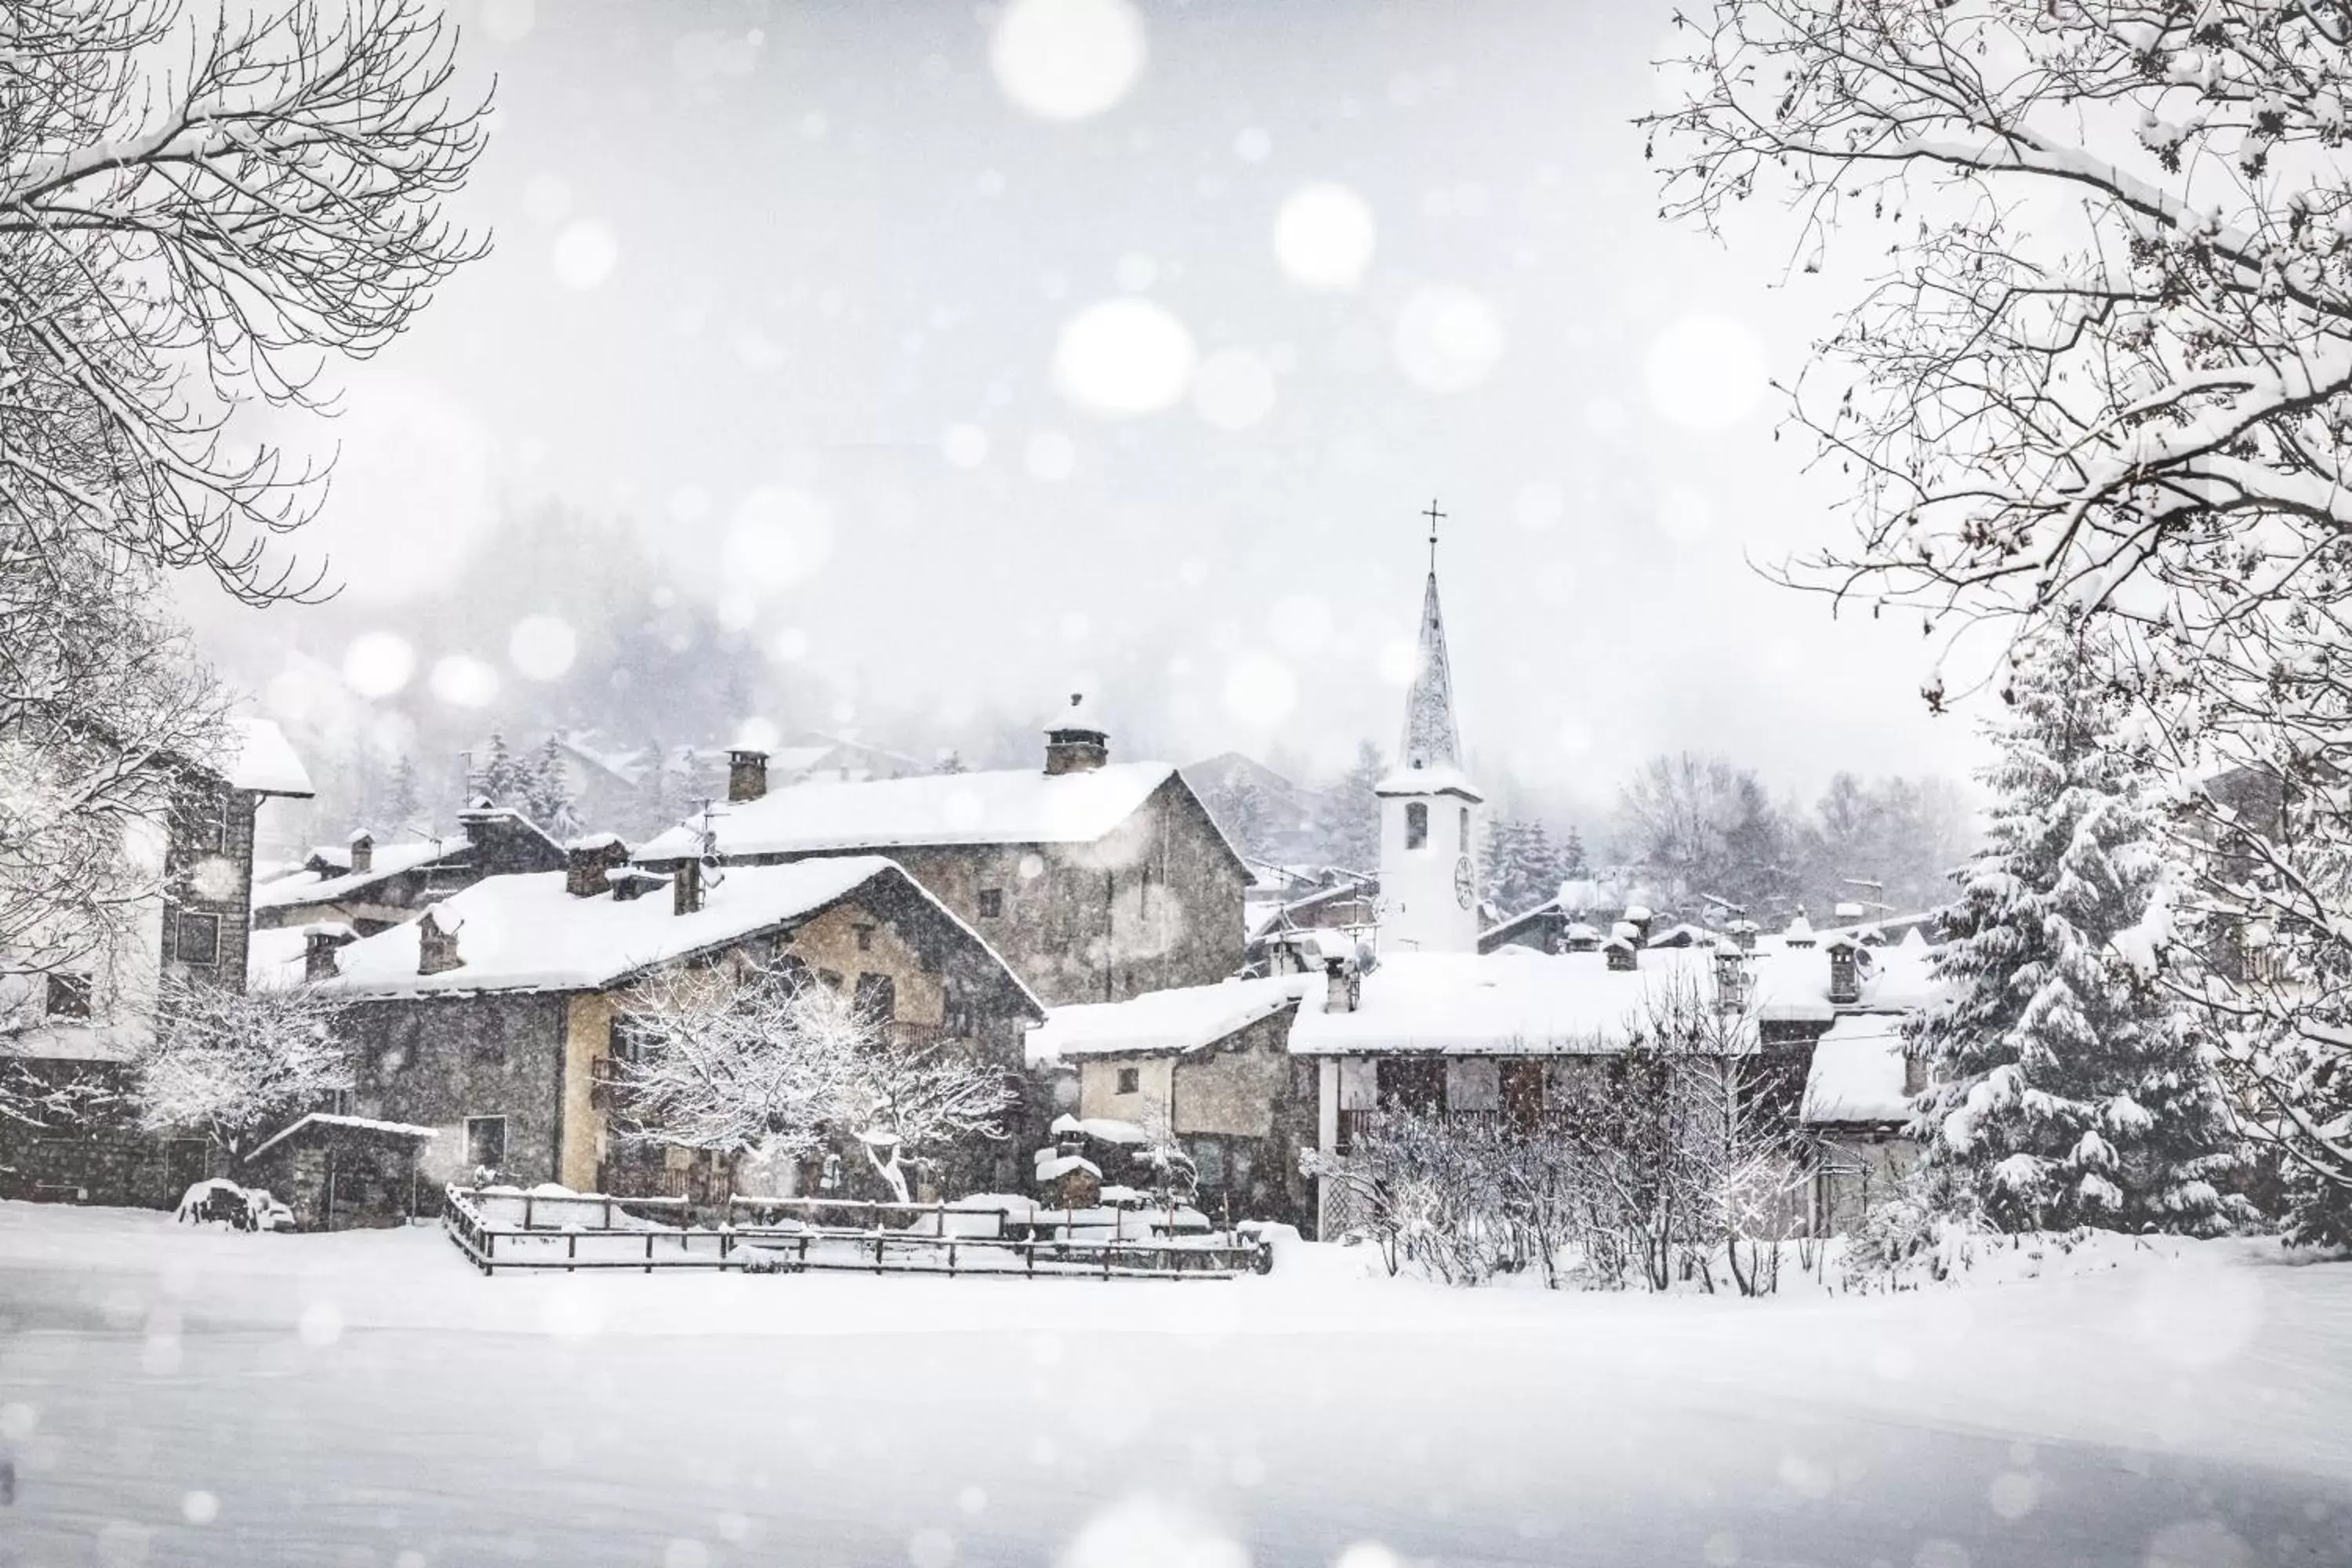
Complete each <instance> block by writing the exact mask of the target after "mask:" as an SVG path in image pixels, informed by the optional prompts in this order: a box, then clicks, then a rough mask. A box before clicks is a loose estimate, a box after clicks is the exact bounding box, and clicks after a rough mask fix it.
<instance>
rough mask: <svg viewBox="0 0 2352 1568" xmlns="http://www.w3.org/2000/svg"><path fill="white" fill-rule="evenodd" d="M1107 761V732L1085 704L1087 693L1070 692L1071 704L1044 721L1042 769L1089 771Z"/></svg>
mask: <svg viewBox="0 0 2352 1568" xmlns="http://www.w3.org/2000/svg"><path fill="white" fill-rule="evenodd" d="M1108 761H1110V736H1109V733H1108V731H1105V730H1104V729H1103V728H1102V724H1101V721H1100V720H1098V719H1097V718H1096V717H1095V716H1094V714H1093V713H1092V712H1091V711H1090V710H1088V709H1087V699H1086V693H1085V692H1083V691H1073V692H1071V693H1070V705H1069V707H1068V708H1067V709H1066V710H1062V711H1059V712H1056V713H1055V714H1054V715H1053V717H1051V718H1049V719H1048V720H1046V721H1045V772H1046V773H1047V774H1048V775H1049V776H1058V775H1060V774H1062V773H1092V772H1094V771H1095V770H1096V769H1097V768H1098V767H1101V766H1102V765H1103V764H1104V763H1107V762H1108Z"/></svg>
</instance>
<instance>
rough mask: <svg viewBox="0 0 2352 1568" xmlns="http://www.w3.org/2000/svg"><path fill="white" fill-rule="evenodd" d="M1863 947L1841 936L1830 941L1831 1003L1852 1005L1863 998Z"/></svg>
mask: <svg viewBox="0 0 2352 1568" xmlns="http://www.w3.org/2000/svg"><path fill="white" fill-rule="evenodd" d="M1861 952H1862V949H1861V948H1860V947H1858V946H1856V945H1855V944H1854V943H1853V942H1849V941H1847V940H1846V939H1845V938H1843V937H1840V938H1839V939H1838V940H1837V941H1835V942H1832V943H1830V1005H1832V1006H1838V1007H1850V1006H1852V1005H1853V1004H1854V1003H1856V1002H1859V1001H1861V1000H1862V965H1861V964H1860V963H1859V962H1857V960H1858V956H1859V954H1860V953H1861Z"/></svg>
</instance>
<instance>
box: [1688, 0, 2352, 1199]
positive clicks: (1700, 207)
mask: <svg viewBox="0 0 2352 1568" xmlns="http://www.w3.org/2000/svg"><path fill="white" fill-rule="evenodd" d="M1685 26H1686V28H1687V31H1686V32H1685V35H1684V36H1685V37H1687V38H1689V39H1690V40H1691V43H1690V47H1689V48H1688V49H1687V50H1686V51H1685V55H1684V58H1680V59H1677V60H1673V61H1669V62H1667V64H1666V67H1665V68H1666V69H1667V70H1668V71H1669V73H1670V75H1671V77H1672V79H1674V80H1675V82H1677V83H1678V84H1679V85H1680V87H1681V88H1682V89H1683V92H1684V101H1683V102H1682V103H1681V104H1680V105H1679V106H1677V107H1675V108H1673V109H1670V110H1666V111H1664V112H1662V113H1659V114H1657V115H1654V116H1653V117H1651V119H1650V121H1649V130H1650V132H1651V133H1652V136H1653V152H1654V153H1657V154H1661V155H1663V157H1664V161H1665V171H1666V174H1665V197H1666V199H1665V211H1666V213H1667V214H1668V216H1674V217H1677V218H1681V219H1685V220H1688V221H1691V222H1695V223H1697V224H1700V225H1702V226H1707V227H1709V228H1711V229H1712V228H1715V227H1717V226H1719V225H1721V224H1723V223H1725V222H1726V221H1727V217H1728V214H1729V213H1730V211H1731V209H1732V208H1733V207H1734V206H1736V205H1738V204H1740V203H1742V202H1744V201H1746V200H1747V199H1748V198H1749V197H1751V196H1754V195H1778V196H1780V197H1782V198H1784V199H1786V200H1787V201H1788V202H1789V203H1790V205H1791V206H1792V207H1793V209H1794V212H1795V215H1796V224H1797V229H1798V237H1797V240H1796V247H1795V251H1794V256H1795V258H1796V260H1797V262H1798V264H1799V265H1801V266H1802V267H1803V268H1806V269H1807V270H1809V271H1810V270H1821V271H1823V272H1825V273H1826V274H1828V275H1830V276H1837V275H1839V274H1840V273H1841V272H1842V270H1843V268H1845V267H1846V266H1847V265H1848V264H1849V262H1850V261H1851V263H1852V264H1853V265H1855V266H1858V267H1861V268H1866V269H1868V270H1869V271H1870V272H1871V273H1873V274H1874V276H1873V277H1872V278H1871V279H1870V280H1869V281H1868V282H1866V283H1862V284H1857V285H1856V289H1857V292H1856V294H1855V296H1854V298H1853V303H1852V304H1851V306H1850V308H1849V309H1847V310H1845V312H1844V314H1843V318H1842V319H1841V320H1840V321H1839V322H1838V323H1837V325H1836V326H1835V328H1834V329H1833V330H1832V331H1831V332H1830V333H1829V334H1828V336H1827V337H1826V338H1825V339H1824V340H1823V341H1822V342H1820V343H1819V344H1818V345H1817V347H1816V353H1815V354H1814V357H1813V360H1812V363H1811V365H1810V366H1809V367H1808V369H1807V371H1806V373H1805V374H1804V375H1803V377H1802V378H1801V379H1800V381H1799V382H1798V383H1797V384H1796V385H1795V386H1794V388H1793V389H1792V407H1791V414H1792V419H1793V423H1794V424H1795V425H1796V426H1798V427H1799V428H1801V430H1804V431H1806V432H1807V433H1809V434H1810V435H1811V437H1813V439H1814V442H1815V445H1816V450H1817V453H1818V458H1819V461H1820V462H1821V463H1822V464H1823V465H1834V468H1835V471H1836V475H1837V478H1838V480H1839V483H1840V485H1841V487H1842V488H1843V490H1844V493H1845V494H1846V495H1848V496H1849V497H1851V498H1852V499H1851V500H1850V502H1849V503H1848V504H1849V507H1850V512H1851V516H1850V521H1851V524H1852V528H1851V531H1850V532H1849V534H1848V536H1847V538H1846V539H1845V541H1844V542H1842V543H1833V544H1832V545H1830V546H1828V547H1827V548H1824V549H1822V550H1821V551H1819V552H1816V553H1814V554H1812V555H1811V556H1809V557H1807V558H1805V559H1802V560H1800V561H1797V562H1795V563H1790V568H1789V571H1788V575H1789V576H1790V579H1791V580H1792V581H1795V582H1797V583H1800V584H1803V585H1806V586H1811V587H1815V588H1820V589H1823V590H1826V591H1829V592H1831V593H1833V594H1835V595H1838V596H1839V597H1840V598H1841V599H1842V600H1845V601H1849V602H1859V603H1861V604H1864V605H1868V606H1869V607H1870V608H1871V609H1872V611H1873V613H1879V612H1882V611H1885V610H1889V609H1894V610H1903V611H1907V612H1909V613H1915V614H1916V615H1918V616H1920V619H1921V623H1922V625H1923V627H1924V629H1925V631H1926V632H1927V634H1928V636H1929V637H1930V639H1931V642H1930V647H1931V648H1933V649H1934V650H1935V652H1934V654H1932V655H1931V656H1930V657H1931V659H1932V658H1941V657H1942V656H1944V655H1945V653H1946V652H1947V650H1948V648H1949V647H1950V646H1951V644H1952V643H1953V641H1954V640H1955V639H1956V638H1957V637H1958V636H1959V634H1960V633H1961V632H1963V631H1964V630H1965V629H1967V628H1969V627H1970V626H1984V625H1987V624H1992V625H1997V626H2001V627H2002V628H2003V629H2004V630H2005V631H2007V632H2008V633H2009V634H2011V636H2014V634H2015V633H2016V632H2017V631H2018V629H2019V626H2020V624H2021V623H2033V622H2041V621H2048V620H2051V619H2053V618H2054V617H2057V616H2061V615H2063V614H2066V613H2070V612H2071V613H2079V614H2084V615H2088V616H2092V617H2094V618H2095V619H2096V620H2097V621H2099V622H2103V623H2105V626H2106V628H2107V631H2108V633H2109V634H2111V640H2112V641H2113V642H2114V643H2115V644H2116V655H2117V663H2118V668H2117V674H2116V679H2117V683H2118V685H2119V687H2120V688H2121V689H2123V690H2124V691H2126V693H2128V694H2129V696H2130V697H2131V698H2132V699H2133V700H2134V703H2135V706H2136V713H2135V715H2134V717H2133V719H2132V721H2131V723H2130V724H2129V726H2127V728H2126V731H2125V732H2124V733H2123V734H2122V735H2121V736H2120V740H2121V742H2122V743H2124V744H2126V745H2130V746H2133V747H2136V748H2138V749H2141V750H2142V751H2144V752H2148V753H2152V754H2154V755H2155V756H2156V757H2157V758H2158V759H2159V760H2160V761H2161V762H2162V763H2164V764H2165V765H2167V766H2168V767H2169V768H2171V769H2173V770H2175V771H2176V772H2178V773H2179V774H2180V775H2181V776H2182V777H2183V778H2184V780H2185V781H2186V782H2185V784H2184V788H2183V790H2182V792H2181V793H2182V796H2183V799H2182V802H2181V807H2180V817H2179V824H2180V827H2181V830H2182V836H2183V838H2184V840H2185V843H2186V844H2187V845H2189V846H2194V847H2197V848H2198V850H2199V854H2198V856H2197V860H2196V863H2197V864H2198V865H2200V867H2201V868H2202V871H2201V874H2200V876H2199V877H2198V879H2196V882H2195V884H2194V885H2193V886H2192V887H2191V888H2190V889H2187V890H2186V891H2185V892H2184V896H2183V899H2182V903H2181V914H2182V917H2183V923H2184V929H2195V930H2200V931H2202V932H2203V934H2204V935H2205V936H2206V937H2207V938H2208V939H2209V940H2208V941H2207V942H2206V949H2207V951H2208V952H2209V953H2210V952H2215V951H2218V949H2220V948H2221V947H2226V946H2228V945H2229V944H2230V942H2231V938H2230V937H2229V930H2230V928H2231V927H2232V926H2233V925H2235V924H2238V923H2241V922H2243V921H2248V920H2252V919H2255V918H2261V919H2263V920H2265V921H2269V922H2270V923H2271V929H2272V935H2273V947H2274V950H2275V956H2274V958H2273V961H2272V969H2271V973H2272V974H2273V975H2275V976H2279V977H2283V979H2284V984H2255V985H2251V986H2250V985H2248V984H2246V983H2245V977H2244V976H2243V975H2242V974H2241V973H2237V972H2235V970H2234V969H2233V967H2232V966H2230V965H2221V966H2219V967H2209V968H2208V970H2207V972H2206V973H2204V974H2203V975H2202V976H2194V975H2190V976H2189V979H2190V983H2191V988H2192V989H2194V990H2195V991H2196V992H2197V993H2198V994H2200V996H2201V997H2204V998H2207V999H2209V1000H2210V1001H2211V1002H2212V1004H2213V1005H2215V1006H2216V1007H2217V1008H2218V1009H2219V1010H2220V1011H2219V1012H2218V1013H2217V1015H2216V1016H2217V1020H2226V1025H2225V1026H2221V1032H2222V1034H2223V1036H2224V1039H2225V1045H2226V1047H2227V1050H2228V1059H2230V1060H2231V1062H2233V1063H2235V1064H2236V1065H2237V1066H2238V1068H2240V1069H2241V1074H2242V1078H2243V1079H2244V1081H2243V1082H2242V1083H2241V1085H2240V1086H2239V1087H2240V1090H2241V1094H2242V1097H2243V1098H2246V1099H2248V1100H2264V1099H2268V1100H2269V1101H2270V1104H2269V1108H2268V1109H2267V1110H2263V1112H2262V1113H2261V1120H2262V1122H2263V1126H2264V1128H2265V1129H2267V1130H2269V1131H2274V1132H2276V1133H2277V1134H2278V1135H2279V1136H2280V1137H2281V1138H2283V1139H2284V1140H2285V1141H2286V1142H2289V1143H2292V1144H2293V1145H2294V1147H2295V1149H2296V1151H2297V1152H2296V1154H2295V1155H2294V1158H2295V1159H2296V1160H2297V1161H2298V1162H2299V1163H2301V1164H2302V1166H2303V1167H2304V1168H2305V1169H2306V1170H2307V1171H2309V1172H2311V1173H2314V1175H2315V1179H2318V1180H2319V1181H2320V1183H2321V1187H2322V1188H2324V1189H2326V1191H2325V1194H2321V1193H2319V1192H2317V1191H2315V1194H2313V1201H2314V1202H2315V1203H2316V1204H2318V1205H2320V1206H2321V1207H2325V1208H2331V1209H2332V1210H2333V1212H2335V1213H2336V1215H2338V1216H2339V1217H2338V1220H2337V1221H2336V1222H2331V1223H2333V1224H2334V1226H2335V1228H2336V1230H2338V1231H2341V1230H2342V1229H2343V1220H2342V1216H2344V1215H2352V1160H2347V1159H2346V1158H2345V1157H2344V1156H2345V1153H2346V1150H2345V1147H2344V1138H2345V1134H2344V1130H2343V1129H2342V1128H2339V1127H2338V1126H2337V1122H2338V1121H2340V1120H2341V1119H2342V1118H2343V1116H2344V1114H2345V1112H2346V1110H2347V1107H2345V1106H2343V1105H2341V1104H2335V1103H2333V1102H2329V1103H2320V1104H2315V1105H2305V1104H2299V1103H2297V1102H2298V1101H2301V1100H2307V1099H2308V1098H2309V1097H2311V1096H2313V1095H2315V1094H2318V1095H2321V1096H2322V1098H2323V1099H2324V1090H2323V1089H2322V1086H2324V1085H2325V1084H2326V1083H2327V1082H2330V1081H2335V1080H2336V1079H2343V1078H2345V1077H2347V1073H2346V1072H2345V1070H2344V1069H2345V1068H2346V1067H2347V1065H2352V1064H2347V1060H2346V1056H2345V1052H2344V1048H2343V1047H2341V1046H2340V1045H2335V1044H2330V1043H2328V1042H2329V1041H2330V1040H2331V1039H2332V1038H2333V1037H2334V1036H2335V1034H2336V1032H2338V1031H2341V1030H2342V1029H2343V1028H2344V1026H2346V1024H2347V1022H2352V1012H2347V993H2346V988H2345V987H2346V980H2347V977H2352V921H2347V920H2346V918H2345V917H2344V914H2343V910H2345V908H2346V904H2345V901H2344V895H2345V893H2346V892H2347V879H2346V876H2345V872H2346V869H2347V861H2352V856H2347V835H2352V828H2347V826H2346V824H2347V820H2352V819H2347V816H2346V814H2345V810H2344V808H2345V806H2346V805H2347V796H2346V794H2345V791H2346V783H2345V781H2346V780H2347V777H2352V771H2347V769H2352V653H2347V649H2352V638H2347V629H2352V627H2347V613H2352V545H2347V541H2346V537H2345V535H2346V529H2347V523H2352V489H2347V487H2346V483H2345V479H2346V468H2347V464H2346V457H2347V440H2352V176H2347V167H2346V163H2345V161H2344V158H2343V155H2342V153H2343V148H2344V145H2345V138H2346V135H2347V118H2346V105H2345V96H2344V95H2345V92H2346V84H2347V81H2352V13H2348V12H2347V9H2346V7H2345V6H2343V5H2341V4H2336V3H2326V0H2322V3H2312V4H2281V3H2277V0H2211V3H2210V4H2204V5H2193V6H2192V5H2173V4H2167V3H2161V0H2060V3H2058V4H2054V5H2053V4H2047V3H2045V0H1969V3H1966V4H1958V5H1937V4H1929V3H1928V0H1882V3H1878V4H1869V5H1845V4H1832V0H1717V4H1715V5H1712V6H1711V7H1709V8H1708V9H1707V10H1706V12H1704V13H1703V14H1702V15H1701V16H1699V17H1697V18H1696V20H1695V21H1693V22H1690V23H1686V24H1685ZM1922 673H1923V676H1924V678H1925V679H1924V680H1923V690H1924V691H1925V693H1926V694H1927V698H1928V700H1929V701H1930V702H1931V703H1935V704H1940V703H1941V702H1942V701H1943V700H1944V699H1945V696H1946V691H1947V685H1948V682H1950V683H1953V684H1955V685H1972V684H1975V683H1976V682H1975V679H1974V677H1975V675H1976V673H1977V672H1976V671H1971V670H1959V669H1955V670H1954V671H1953V672H1951V673H1950V674H1949V675H1948V674H1947V673H1946V672H1945V671H1944V669H1943V668H1941V667H1940V665H1939V664H1932V663H1931V665H1930V667H1929V668H1926V669H1924V670H1923V672H1922ZM2248 776H2252V777H2253V778H2256V779H2259V780H2262V781H2265V782H2266V783H2267V784H2268V785H2269V793H2270V795H2271V799H2272V803H2273V810H2271V811H2270V812H2269V813H2267V814H2266V815H2263V817H2262V819H2261V820H2256V819H2255V816H2254V815H2253V814H2248V813H2246V812H2244V811H2242V809H2241V802H2240V800H2239V799H2237V798H2233V794H2232V792H2231V791H2230V790H2227V789H2220V790H2218V792H2217V788H2216V787H2215V781H2216V780H2221V781H2224V782H2226V781H2230V780H2232V779H2242V778H2244V777H2248ZM2240 793H2242V792H2240ZM2225 842H2227V843H2231V844H2232V845H2234V847H2233V848H2232V849H2231V852H2230V853H2228V854H2226V855H2224V854H2217V853H2214V850H2215V849H2216V847H2218V846H2220V845H2221V844H2223V843H2225ZM2183 973H2187V971H2185V970H2184V972H2183ZM2273 1089H2278V1090H2282V1091H2284V1096H2285V1098H2284V1100H2280V1099H2279V1098H2278V1096H2277V1095H2276V1094H2273V1092H2272V1090H2273ZM2319 1173H2325V1175H2324V1176H2321V1175H2320V1174H2319Z"/></svg>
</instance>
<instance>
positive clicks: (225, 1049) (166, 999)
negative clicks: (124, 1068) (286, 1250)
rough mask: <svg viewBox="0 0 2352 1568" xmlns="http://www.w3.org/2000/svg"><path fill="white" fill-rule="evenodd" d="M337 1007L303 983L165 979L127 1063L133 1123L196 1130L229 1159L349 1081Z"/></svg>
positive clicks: (324, 1102)
mask: <svg viewBox="0 0 2352 1568" xmlns="http://www.w3.org/2000/svg"><path fill="white" fill-rule="evenodd" d="M342 1013H343V1004H342V1003H341V1001H340V1000H338V999H336V998H334V997H331V996H329V995H327V994H323V993H321V992H319V991H317V990H315V989H312V988H310V987H309V986H301V985H288V986H273V987H266V988H262V989H258V990H254V991H237V990H232V989H230V988H229V987H227V986H225V985H216V984H211V983H209V982H206V981H202V980H190V979H186V978H184V977H181V976H177V975H171V976H166V977H165V979H164V981H163V987H162V991H161V994H160V997H159V1000H158V1005H157V1008H156V1022H155V1036H154V1038H153V1040H152V1042H151V1043H150V1044H149V1045H148V1046H147V1047H145V1048H144V1049H142V1051H141V1052H140V1054H139V1056H138V1058H137V1059H136V1060H135V1061H134V1063H133V1064H132V1074H133V1080H134V1083H135V1085H136V1088H135V1091H134V1092H135V1094H136V1098H137V1100H138V1113H139V1121H140V1123H141V1125H142V1126H143V1127H145V1128H147V1129H148V1130H149V1131H159V1132H162V1131H177V1130H183V1129H190V1128H201V1129H203V1130H204V1131H205V1132H206V1133H207V1134H208V1135H210V1137H211V1138H212V1141H213V1142H215V1143H216V1144H218V1145H219V1146H220V1147H221V1148H222V1149H224V1150H226V1152H228V1154H229V1155H230V1157H231V1158H236V1157H237V1156H240V1155H242V1154H244V1153H245V1152H247V1150H248V1149H250V1148H251V1147H252V1145H253V1143H254V1142H255V1141H256V1140H257V1139H258V1138H261V1137H264V1136H266V1135H268V1134H269V1133H271V1132H274V1131H278V1129H279V1128H280V1127H282V1126H283V1125H285V1124H286V1123H287V1122H288V1121H292V1120H293V1119H294V1118H295V1117H298V1116H300V1115H303V1114H305V1113H306V1112H309V1111H312V1110H324V1109H326V1108H327V1107H328V1105H329V1104H330V1103H331V1100H332V1098H333V1096H334V1095H335V1093H336V1092H337V1091H338V1090H341V1089H350V1088H351V1087H352V1067H353V1062H352V1047H351V1045H350V1042H349V1041H347V1040H345V1039H344V1038H343V1037H341V1035H340V1034H339V1033H338V1029H339V1026H340V1025H341V1019H342Z"/></svg>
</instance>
